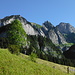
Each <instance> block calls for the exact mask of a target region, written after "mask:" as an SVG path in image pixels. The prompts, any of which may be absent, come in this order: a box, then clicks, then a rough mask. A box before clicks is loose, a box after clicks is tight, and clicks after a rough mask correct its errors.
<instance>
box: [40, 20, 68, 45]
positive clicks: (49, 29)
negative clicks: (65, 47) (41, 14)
mask: <svg viewBox="0 0 75 75" xmlns="http://www.w3.org/2000/svg"><path fill="white" fill-rule="evenodd" d="M41 29H42V31H43V32H44V33H45V35H46V36H47V37H48V38H50V39H51V40H52V42H53V43H54V44H65V43H67V42H66V40H65V38H64V37H63V35H62V34H61V33H60V31H59V30H58V29H57V28H56V27H54V26H53V25H52V24H51V23H50V22H48V21H46V22H45V23H43V26H42V28H41Z"/></svg>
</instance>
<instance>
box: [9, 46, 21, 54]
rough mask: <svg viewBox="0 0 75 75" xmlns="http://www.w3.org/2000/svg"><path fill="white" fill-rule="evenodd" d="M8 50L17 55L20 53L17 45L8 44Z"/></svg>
mask: <svg viewBox="0 0 75 75" xmlns="http://www.w3.org/2000/svg"><path fill="white" fill-rule="evenodd" d="M8 50H9V51H10V52H11V53H12V54H16V55H18V54H19V53H20V48H19V46H18V45H9V46H8Z"/></svg>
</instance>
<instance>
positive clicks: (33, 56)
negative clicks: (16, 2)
mask: <svg viewBox="0 0 75 75" xmlns="http://www.w3.org/2000/svg"><path fill="white" fill-rule="evenodd" d="M36 58H37V55H36V54H35V53H33V52H32V53H31V55H30V59H31V61H33V62H36Z"/></svg>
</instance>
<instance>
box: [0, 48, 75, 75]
mask: <svg viewBox="0 0 75 75" xmlns="http://www.w3.org/2000/svg"><path fill="white" fill-rule="evenodd" d="M53 66H55V68H53ZM59 67H61V69H60V68H59ZM65 67H66V66H65ZM63 69H64V70H63ZM65 70H66V68H64V66H62V65H61V66H60V65H58V64H55V63H52V62H48V61H44V60H41V59H37V60H36V63H35V62H32V61H30V60H29V56H26V55H23V54H20V55H18V56H16V55H14V54H11V53H10V52H9V51H8V50H7V49H0V75H73V74H74V73H70V74H67V73H66V71H65Z"/></svg>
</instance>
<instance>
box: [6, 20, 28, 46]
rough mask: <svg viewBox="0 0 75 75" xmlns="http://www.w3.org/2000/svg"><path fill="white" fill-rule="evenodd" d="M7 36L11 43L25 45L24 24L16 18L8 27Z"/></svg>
mask: <svg viewBox="0 0 75 75" xmlns="http://www.w3.org/2000/svg"><path fill="white" fill-rule="evenodd" d="M7 38H8V40H9V43H10V44H14V45H19V46H25V45H26V40H27V39H26V33H25V31H24V29H23V27H22V24H21V22H20V21H18V20H14V21H13V22H12V23H11V24H10V27H9V29H8V32H7Z"/></svg>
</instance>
